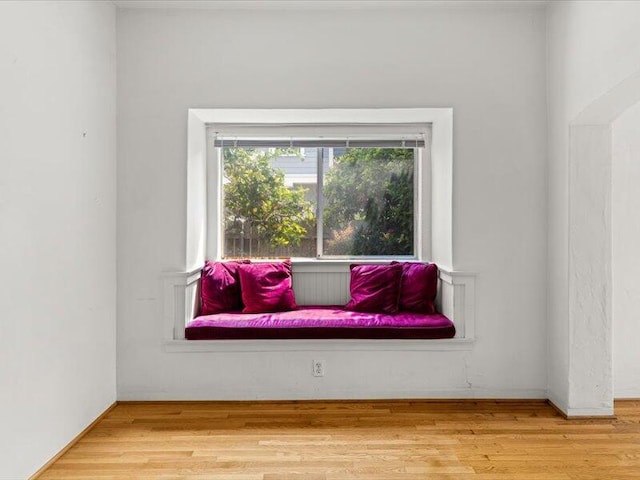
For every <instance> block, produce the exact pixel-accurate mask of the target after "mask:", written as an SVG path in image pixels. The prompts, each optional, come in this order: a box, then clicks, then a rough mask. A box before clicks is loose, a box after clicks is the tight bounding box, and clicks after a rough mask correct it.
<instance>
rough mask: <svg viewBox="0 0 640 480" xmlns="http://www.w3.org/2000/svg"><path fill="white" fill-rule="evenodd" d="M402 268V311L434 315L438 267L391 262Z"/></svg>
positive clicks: (432, 264)
mask: <svg viewBox="0 0 640 480" xmlns="http://www.w3.org/2000/svg"><path fill="white" fill-rule="evenodd" d="M391 263H392V265H394V264H398V265H401V266H402V282H401V284H400V310H401V311H404V312H414V313H425V314H432V313H435V312H436V304H435V302H436V294H437V292H438V266H437V265H436V264H435V263H417V262H403V263H399V262H391Z"/></svg>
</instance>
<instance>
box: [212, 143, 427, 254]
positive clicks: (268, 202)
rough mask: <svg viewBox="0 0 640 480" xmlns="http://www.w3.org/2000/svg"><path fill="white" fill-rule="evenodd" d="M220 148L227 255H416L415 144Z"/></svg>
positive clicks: (225, 252)
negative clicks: (399, 145) (222, 168)
mask: <svg viewBox="0 0 640 480" xmlns="http://www.w3.org/2000/svg"><path fill="white" fill-rule="evenodd" d="M222 153H223V161H224V250H223V256H224V257H225V258H235V257H253V258H265V257H267V258H282V257H317V256H325V257H334V256H338V257H340V256H342V257H352V256H364V257H375V256H411V255H414V252H415V248H414V181H413V177H414V163H415V151H414V149H412V148H342V149H337V148H336V149H333V148H304V149H303V148H287V149H282V148H256V149H252V148H223V149H222ZM318 157H320V161H318ZM318 167H320V168H318ZM319 172H320V174H319ZM318 236H320V238H321V241H320V242H319V241H318Z"/></svg>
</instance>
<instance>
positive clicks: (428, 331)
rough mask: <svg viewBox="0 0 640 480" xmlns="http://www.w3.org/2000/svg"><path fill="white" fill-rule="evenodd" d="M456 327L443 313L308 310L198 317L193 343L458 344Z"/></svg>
mask: <svg viewBox="0 0 640 480" xmlns="http://www.w3.org/2000/svg"><path fill="white" fill-rule="evenodd" d="M455 333H456V329H455V327H454V325H453V322H452V321H451V320H449V319H448V318H447V317H445V316H444V315H442V314H440V313H434V314H429V315H427V314H421V313H410V312H400V313H396V314H394V315H389V314H383V313H363V312H353V311H349V310H345V309H344V308H343V307H327V306H306V307H299V308H298V309H296V310H291V311H288V312H277V313H241V312H229V313H218V314H215V315H203V316H201V317H197V318H195V319H194V320H192V321H191V322H189V324H188V325H187V328H186V330H185V336H186V338H187V339H188V340H221V339H293V338H306V339H315V338H322V339H326V338H405V339H411V338H413V339H420V338H429V339H435V338H452V337H453V336H454V335H455Z"/></svg>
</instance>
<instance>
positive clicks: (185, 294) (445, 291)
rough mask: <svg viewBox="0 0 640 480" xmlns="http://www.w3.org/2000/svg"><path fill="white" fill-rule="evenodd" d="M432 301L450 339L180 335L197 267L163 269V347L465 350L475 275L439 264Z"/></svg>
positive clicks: (192, 309)
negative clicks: (448, 323)
mask: <svg viewBox="0 0 640 480" xmlns="http://www.w3.org/2000/svg"><path fill="white" fill-rule="evenodd" d="M351 263H353V261H352V260H349V261H340V262H336V261H331V262H326V263H325V262H317V263H316V262H313V261H302V262H300V263H297V262H295V261H294V263H293V273H294V278H295V274H296V272H297V271H298V269H299V270H300V271H299V273H303V272H304V273H305V277H307V278H308V277H310V275H309V273H311V272H312V271H315V272H317V273H319V274H321V273H323V272H325V271H326V272H332V273H338V272H343V273H344V275H349V265H350V264H351ZM439 270H440V284H439V286H438V287H439V288H438V296H437V299H436V304H437V307H438V310H439V311H440V312H442V313H443V314H444V315H445V316H447V317H448V318H450V319H451V320H452V321H453V323H454V324H455V327H456V336H455V337H454V338H450V339H435V340H430V339H420V340H407V339H388V340H387V339H376V340H372V339H318V340H313V339H296V340H262V339H261V340H185V326H186V325H187V323H188V322H189V321H190V320H192V319H193V318H194V317H196V316H197V315H198V299H199V295H200V294H199V283H200V282H199V280H200V272H201V267H198V268H195V269H193V270H189V271H186V272H163V273H161V275H160V283H161V290H162V303H161V305H162V316H163V323H162V325H163V327H162V328H163V348H164V350H165V351H167V352H184V353H188V352H193V353H197V352H267V351H270V352H273V351H339V350H348V351H359V350H360V351H371V350H376V351H424V350H435V351H438V350H440V351H447V350H469V349H471V348H472V346H473V343H474V341H475V279H476V274H475V273H473V272H467V271H459V270H452V269H449V268H447V267H441V266H439Z"/></svg>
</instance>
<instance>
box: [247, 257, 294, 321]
mask: <svg viewBox="0 0 640 480" xmlns="http://www.w3.org/2000/svg"><path fill="white" fill-rule="evenodd" d="M238 272H239V274H240V285H241V286H242V301H243V303H244V309H243V310H242V313H267V312H284V311H286V310H294V309H295V308H296V298H295V295H294V293H293V288H292V283H291V282H292V277H291V262H289V261H285V262H269V263H252V264H249V265H240V267H239V268H238Z"/></svg>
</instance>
